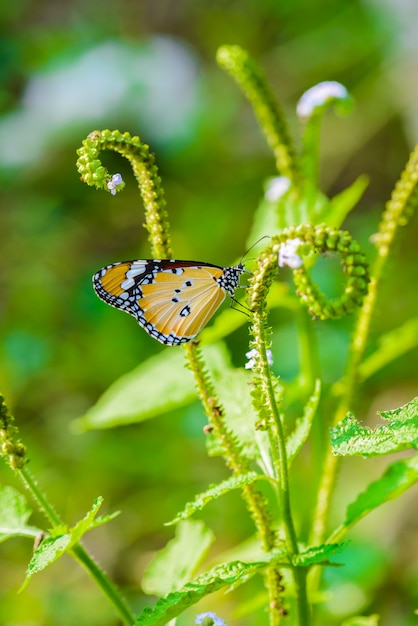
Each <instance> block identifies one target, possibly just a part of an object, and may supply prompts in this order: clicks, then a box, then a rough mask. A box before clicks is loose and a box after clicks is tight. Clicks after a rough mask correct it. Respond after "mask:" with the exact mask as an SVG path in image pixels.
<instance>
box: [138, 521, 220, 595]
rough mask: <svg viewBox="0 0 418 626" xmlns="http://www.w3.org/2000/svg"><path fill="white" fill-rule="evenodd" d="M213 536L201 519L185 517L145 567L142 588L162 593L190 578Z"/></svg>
mask: <svg viewBox="0 0 418 626" xmlns="http://www.w3.org/2000/svg"><path fill="white" fill-rule="evenodd" d="M214 540H215V536H214V534H213V532H212V531H211V530H209V529H208V528H206V527H205V525H204V524H203V522H200V521H193V520H187V521H182V522H180V523H179V524H178V525H177V529H176V536H175V538H174V539H172V540H171V541H170V542H169V543H168V544H167V545H166V546H165V548H163V549H162V550H160V551H159V552H158V553H157V554H156V555H155V557H154V558H153V560H152V561H151V563H150V564H149V565H148V567H147V569H146V570H145V573H144V576H143V578H142V588H143V590H144V591H145V592H146V593H149V594H154V595H159V596H165V595H167V594H169V593H171V592H173V591H175V590H176V589H180V588H181V587H183V585H185V584H186V583H188V582H189V580H191V579H192V578H193V576H194V574H195V573H196V570H197V568H198V567H199V565H200V564H201V562H202V561H203V559H204V558H205V556H206V554H207V552H208V550H209V548H210V546H211V545H212V543H213V542H214Z"/></svg>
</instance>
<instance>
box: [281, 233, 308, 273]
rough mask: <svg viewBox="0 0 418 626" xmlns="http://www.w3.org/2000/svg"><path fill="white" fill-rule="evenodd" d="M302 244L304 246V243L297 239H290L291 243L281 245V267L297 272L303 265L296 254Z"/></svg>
mask: <svg viewBox="0 0 418 626" xmlns="http://www.w3.org/2000/svg"><path fill="white" fill-rule="evenodd" d="M301 244H303V241H302V240H301V239H299V238H298V237H296V239H289V241H286V242H285V243H282V244H281V245H280V248H279V254H278V258H279V261H278V262H279V267H290V268H291V269H292V270H296V269H297V268H298V267H300V266H301V265H302V263H303V262H302V259H301V258H300V256H299V255H298V254H297V253H296V250H297V249H298V248H299V246H300V245H301Z"/></svg>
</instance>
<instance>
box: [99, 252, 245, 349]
mask: <svg viewBox="0 0 418 626" xmlns="http://www.w3.org/2000/svg"><path fill="white" fill-rule="evenodd" d="M243 271H244V269H243V266H242V265H241V264H240V265H238V266H234V267H230V268H222V267H219V266H216V265H210V264H206V263H199V262H195V261H147V260H141V261H124V262H120V263H114V264H112V265H108V266H107V267H105V268H103V269H102V270H99V271H98V272H97V273H96V274H95V275H94V276H93V285H94V289H95V291H96V293H97V295H98V296H99V297H100V298H101V299H102V300H104V301H105V302H107V303H108V304H110V305H112V306H114V307H116V308H119V309H122V310H124V311H126V312H127V313H130V314H131V315H133V316H134V317H135V318H136V320H137V321H138V323H139V324H140V325H141V326H142V327H143V328H144V330H146V332H147V333H148V334H149V335H151V336H152V337H154V338H155V339H157V340H158V341H160V342H161V343H165V344H168V345H177V344H179V343H184V342H186V341H190V340H191V339H193V338H194V337H195V336H196V335H197V334H198V333H199V332H200V330H201V329H202V328H203V327H204V326H205V324H206V323H207V322H208V321H209V319H210V318H211V317H212V315H213V314H214V313H215V311H216V310H217V309H218V307H219V306H220V305H221V304H222V302H223V301H224V299H225V296H226V294H227V293H228V294H229V295H231V296H233V294H234V291H235V289H236V287H237V286H238V281H239V276H240V274H241V273H242V272H243Z"/></svg>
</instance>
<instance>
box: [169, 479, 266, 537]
mask: <svg viewBox="0 0 418 626" xmlns="http://www.w3.org/2000/svg"><path fill="white" fill-rule="evenodd" d="M258 477H259V476H258V474H256V472H248V474H245V475H244V476H232V477H231V478H227V479H226V480H223V481H222V482H221V483H218V484H215V485H211V486H210V487H209V488H208V489H206V491H204V492H203V493H199V494H198V495H197V496H196V497H195V498H194V500H193V501H192V502H188V503H187V504H186V505H185V507H184V509H183V510H182V511H180V513H177V515H176V516H175V517H174V518H173V519H172V520H171V521H170V522H167V526H170V525H171V524H175V523H176V522H179V521H180V520H185V519H187V518H188V517H190V516H191V515H193V514H194V513H196V512H197V511H201V510H202V509H203V508H204V507H205V506H206V505H207V504H209V503H210V502H213V500H216V499H217V498H220V497H221V496H223V495H225V494H226V493H229V492H230V491H232V490H234V489H240V488H241V487H242V486H243V485H249V484H250V483H252V482H254V481H255V480H257V478H258Z"/></svg>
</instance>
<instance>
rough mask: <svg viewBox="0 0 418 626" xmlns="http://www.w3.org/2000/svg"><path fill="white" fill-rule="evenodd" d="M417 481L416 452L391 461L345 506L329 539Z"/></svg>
mask: <svg viewBox="0 0 418 626" xmlns="http://www.w3.org/2000/svg"><path fill="white" fill-rule="evenodd" d="M417 482H418V454H415V455H414V456H412V457H410V458H408V459H405V460H402V461H397V462H396V463H392V464H391V465H389V467H388V468H387V469H386V471H385V473H384V474H383V476H381V478H378V479H377V480H375V481H373V482H372V483H370V485H369V486H368V487H367V489H366V490H365V491H363V492H362V493H361V494H360V495H359V496H358V497H357V498H356V499H355V500H354V502H352V503H351V504H350V505H349V506H348V507H347V511H346V514H345V520H344V522H343V524H342V525H341V526H340V527H339V528H338V529H337V530H336V531H335V532H334V533H333V534H332V536H331V538H330V540H332V538H334V537H338V538H339V537H341V536H342V535H343V534H344V533H345V532H346V531H347V530H348V529H349V528H351V527H352V526H354V524H356V523H357V522H358V521H359V520H361V519H362V518H363V517H365V516H366V515H367V514H368V513H370V512H371V511H373V510H374V509H376V508H377V507H378V506H380V505H381V504H384V503H385V502H388V501H389V500H394V499H395V498H397V497H398V496H400V495H401V494H402V493H403V492H404V491H406V490H407V489H408V488H409V487H412V486H413V485H415V483H417Z"/></svg>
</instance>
